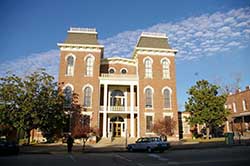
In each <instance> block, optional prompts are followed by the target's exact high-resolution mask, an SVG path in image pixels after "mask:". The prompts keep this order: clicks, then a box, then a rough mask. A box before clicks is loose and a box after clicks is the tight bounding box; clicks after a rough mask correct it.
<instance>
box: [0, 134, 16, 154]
mask: <svg viewBox="0 0 250 166" xmlns="http://www.w3.org/2000/svg"><path fill="white" fill-rule="evenodd" d="M18 153H19V146H18V144H17V143H16V142H14V141H7V140H6V138H3V137H1V138H0V155H12V154H18Z"/></svg>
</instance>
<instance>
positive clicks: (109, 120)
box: [108, 117, 111, 137]
mask: <svg viewBox="0 0 250 166" xmlns="http://www.w3.org/2000/svg"><path fill="white" fill-rule="evenodd" d="M110 136H111V135H110V117H108V137H110Z"/></svg>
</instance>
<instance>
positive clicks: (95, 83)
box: [57, 28, 104, 127]
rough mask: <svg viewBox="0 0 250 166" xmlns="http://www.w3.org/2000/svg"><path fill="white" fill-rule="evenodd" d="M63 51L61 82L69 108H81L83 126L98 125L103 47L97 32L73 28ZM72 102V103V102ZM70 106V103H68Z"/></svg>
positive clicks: (61, 55)
mask: <svg viewBox="0 0 250 166" xmlns="http://www.w3.org/2000/svg"><path fill="white" fill-rule="evenodd" d="M57 45H58V47H59V48H60V66H59V78H58V82H59V85H60V88H61V89H62V91H63V92H64V94H65V98H66V100H68V101H69V103H68V104H67V105H66V106H65V108H68V109H70V108H71V107H72V104H71V103H72V102H73V105H74V106H78V107H79V108H81V114H82V115H83V116H82V117H84V120H83V123H87V125H90V126H91V127H99V126H98V112H99V98H100V97H99V75H100V62H101V59H102V57H103V48H104V47H103V46H102V45H100V44H99V43H98V34H97V32H96V30H95V29H90V28H70V29H69V30H68V34H67V38H66V40H65V41H64V42H63V43H58V44H57ZM70 101H72V102H70ZM66 103H67V102H66Z"/></svg>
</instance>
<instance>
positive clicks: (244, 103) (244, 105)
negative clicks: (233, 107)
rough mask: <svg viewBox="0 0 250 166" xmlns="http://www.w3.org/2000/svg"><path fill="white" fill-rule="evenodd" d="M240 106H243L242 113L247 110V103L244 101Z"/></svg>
mask: <svg viewBox="0 0 250 166" xmlns="http://www.w3.org/2000/svg"><path fill="white" fill-rule="evenodd" d="M242 106H243V111H246V110H247V102H246V100H245V99H244V100H242Z"/></svg>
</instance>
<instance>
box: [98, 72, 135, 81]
mask: <svg viewBox="0 0 250 166" xmlns="http://www.w3.org/2000/svg"><path fill="white" fill-rule="evenodd" d="M100 79H104V80H107V79H109V80H113V79H114V80H116V79H121V80H137V79H138V77H137V75H136V74H110V73H102V74H101V77H100Z"/></svg>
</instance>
